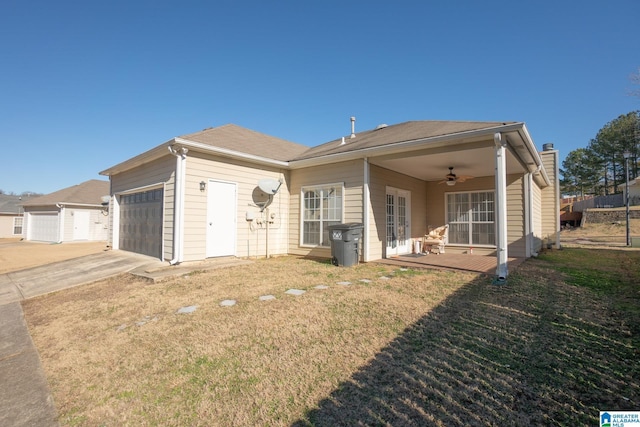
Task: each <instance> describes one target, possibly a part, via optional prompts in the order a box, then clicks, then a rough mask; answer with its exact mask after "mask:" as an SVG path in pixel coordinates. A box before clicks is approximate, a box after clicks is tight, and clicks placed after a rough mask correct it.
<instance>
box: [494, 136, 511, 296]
mask: <svg viewBox="0 0 640 427" xmlns="http://www.w3.org/2000/svg"><path fill="white" fill-rule="evenodd" d="M493 142H494V143H495V146H496V171H495V175H496V256H497V258H498V259H497V261H498V267H497V268H496V279H495V283H497V284H502V283H504V282H505V281H506V279H507V275H508V271H507V259H508V256H509V253H508V249H507V162H506V147H507V140H506V138H503V137H502V134H501V133H500V132H496V133H495V135H493Z"/></svg>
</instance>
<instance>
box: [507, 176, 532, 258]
mask: <svg viewBox="0 0 640 427" xmlns="http://www.w3.org/2000/svg"><path fill="white" fill-rule="evenodd" d="M524 209H525V202H524V176H522V175H508V176H507V244H508V251H509V253H508V255H509V256H510V257H520V258H523V257H526V256H527V239H526V233H525V230H526V227H525V215H524Z"/></svg>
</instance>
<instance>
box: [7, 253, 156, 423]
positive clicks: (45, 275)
mask: <svg viewBox="0 0 640 427" xmlns="http://www.w3.org/2000/svg"><path fill="white" fill-rule="evenodd" d="M163 265H164V266H166V263H163V262H161V261H159V260H157V259H154V258H150V257H147V256H144V255H138V254H134V253H130V252H120V251H108V252H101V253H96V254H91V255H86V256H82V257H79V258H74V259H70V260H66V261H60V262H54V263H52V264H47V265H43V266H39V267H33V268H28V269H25V270H20V271H15V272H11V273H6V274H0V325H2V327H0V384H2V387H0V425H3V426H4V425H7V426H8V425H11V426H14V427H18V426H25V427H26V426H36V425H37V426H58V425H59V423H58V421H57V413H56V409H55V403H54V401H53V398H52V397H51V394H50V392H49V387H48V384H47V380H46V376H45V373H44V371H43V369H42V366H41V365H40V357H39V355H38V351H37V349H36V348H35V346H34V344H33V341H32V339H31V336H30V335H29V330H28V327H27V323H26V321H25V319H24V313H23V311H22V306H21V304H20V301H22V300H24V299H27V298H31V297H34V296H38V295H43V294H47V293H49V292H54V291H58V290H61V289H65V288H69V287H72V286H78V285H82V284H85V283H89V282H94V281H96V280H101V279H105V278H107V277H110V276H114V275H117V274H120V273H125V272H128V271H132V270H133V269H136V268H141V269H147V268H151V269H153V268H160V267H162V266H163Z"/></svg>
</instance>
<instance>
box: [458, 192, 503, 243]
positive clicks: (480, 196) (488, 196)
mask: <svg viewBox="0 0 640 427" xmlns="http://www.w3.org/2000/svg"><path fill="white" fill-rule="evenodd" d="M446 198H447V224H449V243H450V244H460V245H477V246H495V244H496V234H495V195H494V192H493V191H478V192H472V193H447V195H446Z"/></svg>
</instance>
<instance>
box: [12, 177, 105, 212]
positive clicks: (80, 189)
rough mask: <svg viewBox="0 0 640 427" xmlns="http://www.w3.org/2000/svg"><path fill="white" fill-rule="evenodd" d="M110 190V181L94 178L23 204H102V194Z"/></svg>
mask: <svg viewBox="0 0 640 427" xmlns="http://www.w3.org/2000/svg"><path fill="white" fill-rule="evenodd" d="M109 190H110V188H109V181H101V180H99V179H92V180H89V181H85V182H83V183H82V184H77V185H73V186H71V187H67V188H64V189H62V190H58V191H54V192H53V193H49V194H45V195H44V196H40V197H34V198H33V199H31V200H29V201H27V202H24V203H22V206H51V205H55V204H66V205H93V206H101V205H102V196H106V195H108V194H109Z"/></svg>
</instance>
